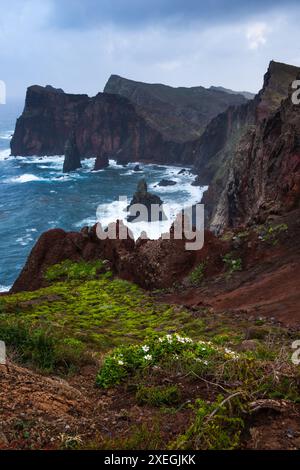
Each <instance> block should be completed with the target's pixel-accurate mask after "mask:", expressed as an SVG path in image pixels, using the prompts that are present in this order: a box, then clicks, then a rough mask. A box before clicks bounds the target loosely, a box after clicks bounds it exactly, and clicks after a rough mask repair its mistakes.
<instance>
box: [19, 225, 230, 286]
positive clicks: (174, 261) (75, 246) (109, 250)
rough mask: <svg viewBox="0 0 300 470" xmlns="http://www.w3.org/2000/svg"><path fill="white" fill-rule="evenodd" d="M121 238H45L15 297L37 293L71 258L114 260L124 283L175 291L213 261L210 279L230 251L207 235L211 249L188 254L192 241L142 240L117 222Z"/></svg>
mask: <svg viewBox="0 0 300 470" xmlns="http://www.w3.org/2000/svg"><path fill="white" fill-rule="evenodd" d="M113 225H115V228H116V235H117V237H116V239H115V240H112V239H109V238H107V239H105V240H100V239H99V238H98V236H97V231H96V230H97V226H94V227H85V228H84V229H82V230H81V232H69V233H68V232H65V231H64V230H61V229H52V230H49V231H48V232H45V233H43V234H42V235H41V237H40V238H39V240H38V241H37V243H36V245H35V246H34V248H33V249H32V251H31V253H30V255H29V257H28V260H27V262H26V264H25V266H24V268H23V270H22V271H21V273H20V275H19V277H18V279H17V280H16V282H15V283H14V285H13V287H12V289H11V292H20V291H31V290H36V289H39V288H40V287H43V286H45V285H47V283H46V281H45V279H44V273H45V271H46V270H47V268H48V267H49V266H51V265H53V264H56V263H60V262H62V261H64V260H66V259H68V260H73V261H80V260H85V261H93V260H97V259H102V260H108V261H109V262H110V266H111V268H112V270H113V272H114V273H115V274H116V275H118V276H120V277H121V278H123V279H126V280H129V281H132V282H135V283H137V284H139V285H140V286H142V287H144V288H147V289H152V288H164V287H170V286H172V285H173V284H174V282H175V281H178V280H180V279H183V278H184V276H186V275H187V274H188V273H189V272H190V270H191V268H192V267H193V266H196V265H197V264H198V263H200V262H202V261H204V260H205V259H207V257H208V256H209V259H210V264H209V266H208V268H207V275H208V276H209V275H212V274H214V273H216V272H218V271H219V270H220V269H222V266H223V263H222V255H224V254H225V253H226V252H227V251H228V243H227V242H226V243H225V242H222V241H221V240H219V239H217V238H216V237H215V236H214V235H213V234H212V233H210V232H205V244H204V247H203V248H202V249H201V250H197V251H188V250H186V245H185V244H186V240H185V238H184V237H183V238H182V239H181V240H176V239H174V237H173V236H172V228H171V231H170V237H169V238H170V239H169V240H166V239H162V238H161V239H159V240H149V239H143V240H141V239H140V240H137V242H136V243H135V242H134V240H133V238H132V237H131V235H130V231H128V229H127V228H126V227H125V226H123V225H122V222H119V221H118V222H116V224H113ZM121 225H122V230H123V232H124V230H127V231H128V237H127V238H126V239H120V229H121Z"/></svg>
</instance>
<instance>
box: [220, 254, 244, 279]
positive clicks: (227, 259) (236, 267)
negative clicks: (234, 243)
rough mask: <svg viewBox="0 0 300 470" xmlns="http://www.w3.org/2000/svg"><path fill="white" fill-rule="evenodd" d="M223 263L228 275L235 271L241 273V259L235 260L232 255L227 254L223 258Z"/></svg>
mask: <svg viewBox="0 0 300 470" xmlns="http://www.w3.org/2000/svg"><path fill="white" fill-rule="evenodd" d="M223 262H224V264H225V266H226V271H227V273H228V274H229V275H230V274H233V273H234V272H236V271H242V260H241V258H235V256H234V254H233V253H227V254H226V255H225V256H223Z"/></svg>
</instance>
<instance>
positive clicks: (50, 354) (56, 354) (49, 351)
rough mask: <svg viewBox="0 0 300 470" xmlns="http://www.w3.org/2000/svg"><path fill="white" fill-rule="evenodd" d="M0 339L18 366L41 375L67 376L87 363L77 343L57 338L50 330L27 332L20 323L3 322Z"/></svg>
mask: <svg viewBox="0 0 300 470" xmlns="http://www.w3.org/2000/svg"><path fill="white" fill-rule="evenodd" d="M0 338H1V339H2V340H3V341H5V343H6V344H7V346H8V348H9V350H11V351H13V352H14V353H15V354H16V355H17V358H18V360H19V361H20V362H22V363H28V364H31V365H33V366H35V367H36V368H37V369H39V370H40V371H41V372H45V373H52V372H54V371H58V370H62V371H63V372H68V371H70V370H72V369H74V368H76V367H77V366H78V365H80V364H81V363H83V362H85V361H86V360H87V357H86V356H85V347H84V345H83V343H81V341H79V340H76V339H74V338H64V337H63V336H58V335H57V334H56V333H54V332H53V331H52V330H51V328H50V327H48V328H45V326H43V327H42V328H39V327H35V328H30V327H29V326H28V325H26V324H25V323H23V322H17V323H15V322H12V321H11V320H10V319H6V320H5V321H1V323H0Z"/></svg>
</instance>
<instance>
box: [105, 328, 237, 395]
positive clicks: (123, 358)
mask: <svg viewBox="0 0 300 470" xmlns="http://www.w3.org/2000/svg"><path fill="white" fill-rule="evenodd" d="M237 357H238V355H237V354H236V353H235V352H234V351H231V350H229V349H227V348H225V349H224V348H221V347H219V346H217V345H213V344H212V343H211V342H210V341H207V342H205V341H193V340H192V339H191V338H188V337H185V336H181V335H179V334H178V333H174V334H172V335H171V334H167V335H165V336H163V337H156V338H150V339H149V340H148V341H146V343H145V344H144V345H143V346H140V345H130V346H121V347H118V348H115V349H114V350H113V351H112V352H111V353H109V354H108V355H107V356H105V358H104V361H103V364H102V367H101V369H100V370H99V373H98V375H97V377H96V383H97V385H99V386H100V387H102V388H109V387H113V386H115V385H118V384H120V383H121V382H122V381H123V380H124V379H125V378H127V377H128V376H129V375H133V374H136V373H138V372H139V371H147V370H149V368H153V367H157V366H166V365H167V366H169V368H170V369H171V370H172V369H173V370H174V369H175V368H176V364H178V363H179V364H180V366H181V367H184V366H187V365H188V367H189V369H193V366H195V367H197V369H199V368H200V369H206V368H209V366H210V362H211V361H213V360H217V358H222V359H223V360H224V359H225V358H229V359H236V358H237Z"/></svg>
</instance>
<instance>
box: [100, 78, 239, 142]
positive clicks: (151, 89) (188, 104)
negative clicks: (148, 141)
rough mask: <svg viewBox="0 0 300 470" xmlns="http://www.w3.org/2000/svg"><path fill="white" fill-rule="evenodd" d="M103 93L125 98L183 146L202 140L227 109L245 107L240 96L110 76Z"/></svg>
mask: <svg viewBox="0 0 300 470" xmlns="http://www.w3.org/2000/svg"><path fill="white" fill-rule="evenodd" d="M104 91H105V92H106V93H114V94H118V95H120V96H124V97H126V98H128V99H129V100H130V101H131V102H132V103H134V105H135V107H136V110H137V112H138V114H139V115H140V116H142V117H143V118H144V119H145V120H146V122H147V123H148V124H149V125H150V126H151V127H152V128H154V129H156V130H158V131H159V132H160V133H161V134H162V135H163V137H164V139H166V140H172V141H175V142H186V141H190V140H195V139H197V138H199V137H200V136H201V134H202V133H203V131H204V129H205V127H206V125H207V124H208V123H209V122H210V121H211V119H212V118H214V117H215V116H217V115H218V114H220V113H221V112H223V111H225V110H226V109H227V108H228V107H229V106H237V105H240V104H242V103H246V102H247V100H246V98H245V97H244V96H243V95H242V94H238V93H236V94H235V93H234V92H232V91H231V92H230V93H228V92H226V90H225V89H224V90H220V89H218V88H213V87H212V88H210V89H207V88H204V87H201V86H198V87H192V88H185V87H179V88H173V87H170V86H166V85H161V84H150V83H142V82H136V81H134V80H128V79H126V78H123V77H120V76H118V75H112V76H111V77H110V79H109V80H108V82H107V84H106V86H105V88H104Z"/></svg>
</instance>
